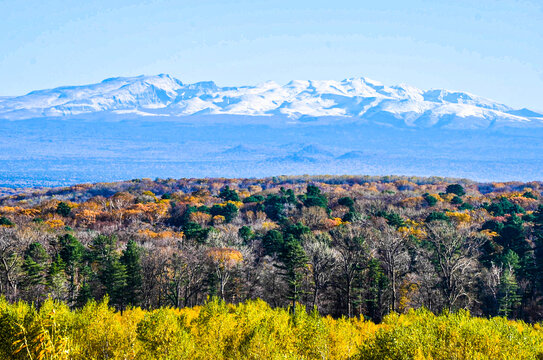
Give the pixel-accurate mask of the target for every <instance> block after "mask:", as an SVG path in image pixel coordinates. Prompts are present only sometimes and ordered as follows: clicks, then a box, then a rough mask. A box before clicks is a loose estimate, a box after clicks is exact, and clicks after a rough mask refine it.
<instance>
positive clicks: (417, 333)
mask: <svg viewBox="0 0 543 360" xmlns="http://www.w3.org/2000/svg"><path fill="white" fill-rule="evenodd" d="M297 310H298V311H296V313H295V314H294V315H293V314H292V313H289V312H288V311H287V310H286V309H283V308H271V307H270V306H269V305H268V304H266V303H265V302H263V301H262V300H256V301H247V302H244V303H238V304H236V305H232V304H230V305H229V304H226V303H225V302H223V301H219V300H217V299H214V300H211V301H208V302H206V303H205V304H204V305H203V306H197V307H193V308H182V309H178V308H159V309H154V310H149V311H145V310H142V309H141V308H128V309H126V310H124V311H123V312H122V313H119V312H117V311H115V309H114V308H112V307H109V306H108V305H107V302H106V301H103V302H99V303H96V302H94V301H90V302H88V303H87V304H86V305H85V306H83V307H82V308H80V309H77V310H70V308H69V307H68V306H66V305H65V304H63V303H59V302H54V301H52V300H47V301H46V302H44V303H43V304H42V306H41V307H40V308H39V309H36V308H35V307H31V306H29V305H28V304H26V303H17V304H9V303H7V302H6V301H5V300H0V358H2V359H13V360H19V359H20V360H23V359H55V360H68V359H70V360H77V359H81V360H82V359H85V360H92V359H119V360H121V359H122V360H129V359H138V360H151V359H152V360H166V359H168V360H174V359H175V360H178V359H209V360H218V359H331V360H335V359H338V360H339V359H355V360H373V359H375V360H378V359H379V360H380V359H451V360H453V359H454V360H471V359H492V360H495V359H504V360H505V359H513V358H514V359H519V360H520V359H522V360H524V359H534V360H536V359H541V358H542V357H543V331H542V330H541V327H540V326H539V324H535V325H528V324H526V323H524V322H522V321H511V320H507V319H505V318H503V317H497V318H492V319H482V318H477V317H471V316H470V314H469V313H468V312H466V311H463V310H460V311H458V312H456V313H445V314H442V315H439V316H436V315H434V314H432V313H431V312H429V311H427V310H416V311H413V310H411V311H409V312H408V313H407V314H401V315H400V314H397V313H394V314H390V315H387V316H385V317H384V319H383V322H382V323H381V324H378V325H377V324H375V323H373V322H371V321H367V320H364V319H361V318H359V317H355V318H339V319H334V318H332V317H321V316H320V315H319V314H318V313H317V312H315V311H312V312H311V311H307V310H306V309H305V308H304V307H302V306H300V305H297Z"/></svg>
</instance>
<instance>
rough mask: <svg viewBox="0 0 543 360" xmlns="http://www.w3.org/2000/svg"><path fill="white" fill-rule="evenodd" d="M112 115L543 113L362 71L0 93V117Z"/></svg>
mask: <svg viewBox="0 0 543 360" xmlns="http://www.w3.org/2000/svg"><path fill="white" fill-rule="evenodd" d="M95 113H100V114H103V115H105V116H107V114H108V113H110V114H115V116H117V117H118V116H123V115H131V116H168V117H183V116H189V115H203V114H206V115H243V116H273V117H274V118H276V117H282V118H285V119H288V121H296V120H300V121H302V120H304V119H307V118H323V117H334V118H353V119H357V120H363V121H368V122H374V123H383V124H392V125H396V126H402V127H403V126H408V127H445V128H459V129H466V128H488V127H496V126H514V127H518V126H523V127H526V126H538V127H539V126H543V115H541V114H538V113H535V112H533V111H530V110H527V109H520V110H516V109H512V108H510V107H508V106H506V105H503V104H499V103H497V102H495V101H492V100H488V99H485V98H482V97H479V96H475V95H472V94H469V93H466V92H457V91H447V90H420V89H417V88H414V87H411V86H407V85H398V86H385V85H383V84H381V83H379V82H377V81H373V80H369V79H366V78H351V79H346V80H343V81H333V80H329V81H320V80H319V81H311V80H307V81H300V80H296V81H291V82H289V83H288V84H286V85H279V84H277V83H275V82H266V83H263V84H260V85H256V86H241V87H218V86H217V85H216V84H215V83H213V82H199V83H195V84H183V83H182V82H181V81H179V80H177V79H175V78H173V77H171V76H169V75H164V74H161V75H157V76H138V77H119V78H111V79H106V80H104V81H102V82H101V83H98V84H92V85H83V86H67V87H59V88H56V89H50V90H39V91H33V92H31V93H29V94H27V95H24V96H18V97H3V98H0V119H7V120H19V119H30V118H41V117H61V118H62V117H74V116H85V115H89V114H95Z"/></svg>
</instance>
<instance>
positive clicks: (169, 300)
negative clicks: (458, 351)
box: [0, 176, 543, 323]
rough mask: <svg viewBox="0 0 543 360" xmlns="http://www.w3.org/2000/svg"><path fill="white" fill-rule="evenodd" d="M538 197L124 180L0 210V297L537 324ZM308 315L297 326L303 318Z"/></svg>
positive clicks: (14, 197)
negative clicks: (413, 314)
mask: <svg viewBox="0 0 543 360" xmlns="http://www.w3.org/2000/svg"><path fill="white" fill-rule="evenodd" d="M542 190H543V184H541V183H540V182H532V183H520V182H509V183H475V182H472V181H469V180H459V179H443V178H416V177H411V178H408V177H393V176H389V177H367V176H366V177H357V176H314V177H311V176H299V177H287V176H283V177H274V178H265V179H155V180H150V179H135V180H131V181H124V182H116V183H98V184H81V185H75V186H71V187H65V188H50V189H36V190H22V191H19V192H18V193H15V194H13V193H10V194H7V195H5V196H4V197H1V198H0V292H1V294H2V296H3V297H4V298H5V299H6V301H8V302H11V303H13V302H15V301H17V300H24V301H26V302H28V303H31V304H34V306H36V307H37V308H40V307H41V306H42V305H43V304H44V303H46V301H47V299H51V300H55V301H62V302H63V303H65V304H67V306H68V307H69V308H71V309H78V308H82V307H84V306H85V304H87V303H88V302H89V301H91V300H96V301H102V300H103V299H104V298H106V297H107V298H108V299H109V306H112V307H113V308H115V309H117V310H121V311H124V310H125V309H128V308H131V307H140V308H142V309H148V310H152V309H157V308H163V307H175V308H183V307H193V306H199V305H203V304H205V303H206V302H207V301H208V299H210V298H213V297H215V298H218V299H221V300H224V301H226V302H227V303H232V304H238V303H241V302H244V301H247V300H256V299H262V300H263V301H265V302H266V303H267V304H269V305H270V306H271V307H273V308H276V307H283V308H285V309H290V311H291V312H295V309H296V307H295V306H294V304H296V303H298V304H300V305H303V306H305V307H306V309H309V310H311V311H312V309H315V311H317V312H318V313H319V314H321V315H330V316H332V317H334V318H338V317H342V316H345V317H347V318H354V317H360V316H361V317H363V318H365V319H370V320H372V321H373V322H375V323H381V322H382V321H384V319H385V318H386V316H387V315H388V314H390V313H391V312H395V313H399V314H405V313H408V312H409V311H410V310H411V309H420V308H424V309H427V311H430V312H433V313H435V314H440V313H442V312H443V311H448V312H452V313H454V312H457V311H459V310H461V309H464V310H469V311H470V313H471V314H472V315H476V316H485V317H490V316H503V317H507V318H511V319H521V320H524V321H527V322H531V323H535V322H539V321H541V320H543V303H542V299H543V296H542V295H543V282H542V280H541V279H543V265H542V264H543V202H542V195H541V191H542ZM309 310H308V311H309Z"/></svg>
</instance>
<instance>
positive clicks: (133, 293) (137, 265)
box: [121, 240, 143, 305]
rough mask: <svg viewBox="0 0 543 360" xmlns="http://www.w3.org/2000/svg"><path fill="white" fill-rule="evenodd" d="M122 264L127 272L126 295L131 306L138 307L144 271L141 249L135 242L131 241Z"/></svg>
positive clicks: (122, 258) (124, 252)
mask: <svg viewBox="0 0 543 360" xmlns="http://www.w3.org/2000/svg"><path fill="white" fill-rule="evenodd" d="M121 264H122V265H123V266H124V268H125V271H126V289H125V292H124V295H125V297H126V300H127V302H128V303H129V304H131V305H138V304H139V302H140V299H141V285H142V282H143V281H142V270H141V248H140V247H139V246H138V244H136V242H135V241H134V240H129V241H128V243H127V244H126V249H124V251H123V254H122V256H121Z"/></svg>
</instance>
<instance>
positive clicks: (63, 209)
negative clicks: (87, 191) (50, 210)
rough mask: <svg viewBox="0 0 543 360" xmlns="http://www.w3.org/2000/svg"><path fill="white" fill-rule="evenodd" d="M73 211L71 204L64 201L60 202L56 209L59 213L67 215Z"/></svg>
mask: <svg viewBox="0 0 543 360" xmlns="http://www.w3.org/2000/svg"><path fill="white" fill-rule="evenodd" d="M71 212H72V208H71V207H70V205H68V204H66V203H65V202H63V201H61V202H59V203H58V205H57V210H56V213H57V214H59V215H61V216H64V217H67V216H69V215H70V213H71Z"/></svg>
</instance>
